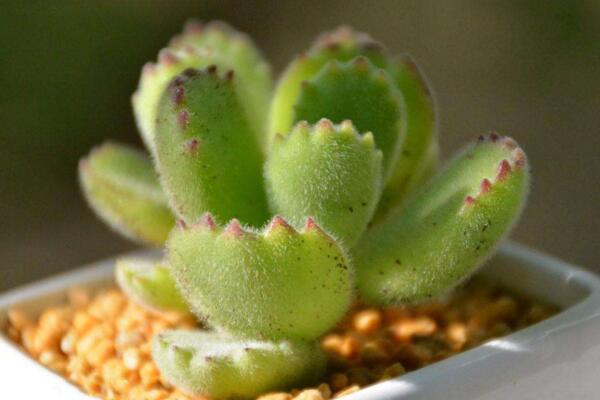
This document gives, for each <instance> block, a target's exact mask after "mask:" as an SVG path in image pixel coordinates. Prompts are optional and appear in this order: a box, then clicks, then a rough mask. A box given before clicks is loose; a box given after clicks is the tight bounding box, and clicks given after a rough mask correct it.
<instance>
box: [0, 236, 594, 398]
mask: <svg viewBox="0 0 600 400" xmlns="http://www.w3.org/2000/svg"><path fill="white" fill-rule="evenodd" d="M136 255H137V256H140V255H144V256H146V257H157V256H158V255H157V254H156V253H151V252H143V253H137V254H136ZM113 266H114V260H107V261H103V262H100V263H97V264H94V265H91V266H89V267H85V268H82V269H80V270H77V271H75V272H68V273H65V274H62V275H58V276H56V277H53V278H50V279H46V280H44V281H41V282H39V283H34V284H31V285H27V286H25V287H22V288H19V289H15V290H12V291H10V292H8V293H6V294H4V295H2V296H0V326H4V325H5V323H6V312H7V310H8V309H9V308H10V307H12V306H18V307H19V308H21V309H23V310H24V311H26V312H28V313H30V314H31V315H32V316H35V315H36V314H37V313H39V312H40V311H41V310H42V309H44V308H45V307H48V306H51V305H53V304H59V303H61V302H64V301H65V300H66V299H65V293H66V290H67V289H68V288H70V287H72V286H80V287H88V288H93V287H102V286H106V285H110V284H112V276H113V275H112V274H113ZM481 274H483V275H484V276H486V277H487V278H488V279H490V280H492V281H493V282H495V283H497V284H499V285H501V286H504V287H506V288H508V289H510V290H513V291H516V292H519V293H522V294H525V295H527V296H531V297H534V298H536V299H539V300H542V301H545V302H548V303H551V304H555V305H557V306H559V307H561V308H562V309H563V310H562V311H561V312H560V313H558V314H556V315H555V316H553V317H552V318H549V319H547V320H545V321H542V322H540V323H538V324H535V325H532V326H530V327H528V328H526V329H523V330H520V331H517V332H515V333H513V334H511V335H508V336H505V337H503V338H500V339H496V340H492V341H490V342H487V343H485V344H483V345H481V346H479V347H476V348H474V349H471V350H468V351H466V352H464V353H461V354H459V355H456V356H453V357H450V358H448V359H446V360H444V361H440V362H438V363H435V364H432V365H430V366H428V367H425V368H422V369H420V370H417V371H414V372H411V373H408V374H406V375H403V376H402V377H399V378H397V379H393V380H389V381H386V382H383V383H379V384H376V385H373V386H370V387H368V388H365V389H363V390H360V391H359V392H356V393H353V394H351V395H348V396H347V397H345V399H347V400H383V399H386V400H389V399H427V400H435V399H445V400H453V399H456V400H467V399H486V400H488V399H502V400H504V399H518V400H523V399H535V400H539V399H544V400H553V399H557V400H558V399H561V400H563V399H578V400H579V399H600V279H599V278H598V277H596V276H595V275H593V274H591V273H589V272H586V271H583V270H581V269H579V268H577V267H574V266H572V265H569V264H566V263H564V262H561V261H559V260H557V259H554V258H551V257H549V256H545V255H543V254H540V253H538V252H536V251H533V250H530V249H527V248H525V247H522V246H520V245H517V244H513V243H508V244H505V245H503V246H502V247H501V249H500V251H499V252H498V254H497V255H496V256H495V257H494V259H493V260H491V261H490V262H489V263H488V264H487V265H486V266H485V267H484V268H483V270H482V272H481ZM0 383H1V385H0V398H3V399H4V398H6V399H44V400H59V399H60V400H81V399H91V397H90V396H87V395H85V394H83V393H82V392H81V391H80V390H79V389H77V388H76V387H75V386H73V385H72V384H70V383H69V382H68V381H66V380H65V379H64V378H63V377H61V376H59V375H57V374H55V373H54V372H52V371H50V370H48V369H46V368H45V367H43V366H42V365H40V364H39V363H37V362H36V361H35V360H33V359H31V358H30V357H29V356H27V354H25V353H23V352H22V351H21V350H19V349H18V348H17V347H16V346H15V345H14V344H13V343H12V342H11V341H10V340H9V339H8V338H7V337H6V336H4V334H3V333H2V334H0Z"/></svg>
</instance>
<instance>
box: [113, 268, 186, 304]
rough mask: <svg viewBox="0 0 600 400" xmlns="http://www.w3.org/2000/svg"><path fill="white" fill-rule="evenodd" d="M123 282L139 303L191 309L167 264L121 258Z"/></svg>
mask: <svg viewBox="0 0 600 400" xmlns="http://www.w3.org/2000/svg"><path fill="white" fill-rule="evenodd" d="M115 275H116V279H117V282H118V283H119V286H120V287H121V289H123V291H124V292H125V293H127V295H128V296H130V297H131V298H132V299H134V300H135V301H137V302H138V303H140V304H142V305H144V306H146V307H148V308H150V309H155V310H161V311H179V312H186V313H187V312H189V309H188V306H187V304H186V302H185V300H184V299H183V297H182V296H181V294H180V293H179V289H178V288H177V285H176V284H175V280H174V279H173V277H172V276H171V273H170V271H169V267H168V266H167V265H164V264H161V263H156V262H153V261H149V260H142V259H131V258H122V259H119V260H117V264H116V266H115Z"/></svg>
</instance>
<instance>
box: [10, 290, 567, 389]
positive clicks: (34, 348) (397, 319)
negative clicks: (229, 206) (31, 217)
mask: <svg viewBox="0 0 600 400" xmlns="http://www.w3.org/2000/svg"><path fill="white" fill-rule="evenodd" d="M555 312H556V310H555V309H554V308H553V307H550V306H547V305H544V304H539V303H537V302H532V301H529V300H527V299H523V298H520V297H517V296H514V295H513V294H510V293H508V292H506V291H504V290H502V289H498V288H494V287H490V286H488V285H486V284H484V283H482V282H477V281H473V282H471V283H469V284H468V285H466V286H465V287H463V288H461V289H459V290H457V291H455V292H454V293H453V294H452V295H450V296H449V297H448V298H447V299H445V300H443V301H437V302H433V303H428V304H425V305H420V306H410V307H408V306H407V307H391V308H384V309H379V308H373V307H364V306H361V305H356V306H355V307H354V308H353V309H352V310H351V312H350V313H349V314H348V316H347V317H346V319H345V320H344V321H342V323H341V324H339V326H338V327H337V328H336V329H335V330H333V331H332V332H331V333H330V334H328V335H327V336H325V337H323V338H322V346H323V348H324V349H325V351H326V352H327V354H328V356H329V363H328V373H327V376H326V380H325V381H324V382H322V383H321V384H319V385H318V386H316V387H312V388H301V389H294V390H292V391H291V392H289V393H268V394H265V395H263V396H260V397H259V400H327V399H330V398H337V397H341V396H343V395H345V394H349V393H352V392H355V391H357V390H359V389H360V388H361V387H364V386H367V385H370V384H372V383H375V382H379V381H382V380H386V379H390V378H393V377H396V376H400V375H402V374H404V373H406V372H408V371H412V370H415V369H418V368H421V367H424V366H426V365H428V364H431V363H433V362H436V361H439V360H441V359H444V358H446V357H449V356H451V355H453V354H456V353H458V352H461V351H464V350H465V349H468V348H471V347H474V346H477V345H479V344H481V343H482V342H485V341H487V340H490V339H492V338H494V337H498V336H503V335H506V334H508V333H510V332H512V331H515V330H518V329H520V328H523V327H525V326H528V325H530V324H533V323H536V322H538V321H541V320H543V319H545V318H548V317H549V316H551V315H552V314H554V313H555ZM8 320H9V323H8V326H7V327H6V331H7V333H8V335H9V337H11V338H12V339H13V340H14V341H15V342H17V343H18V344H19V345H20V346H22V347H23V348H24V349H25V350H26V351H27V352H28V353H29V354H30V355H31V356H32V357H34V358H35V359H37V360H38V361H39V362H40V363H42V364H44V365H45V366H47V367H48V368H50V369H52V370H54V371H56V372H57V373H59V374H62V375H64V376H65V377H66V378H67V379H69V380H70V381H72V382H73V383H74V384H76V385H77V386H79V387H80V388H82V390H84V391H85V392H87V393H89V394H91V395H94V396H98V397H100V398H103V399H111V400H112V399H122V400H167V399H169V400H186V399H187V400H191V399H195V400H201V399H208V398H207V397H204V396H189V395H187V394H184V393H182V392H180V391H178V390H177V389H175V388H173V387H172V386H170V385H169V384H168V383H167V382H166V381H165V380H164V379H163V378H162V377H161V375H160V372H159V371H158V369H157V368H156V366H155V364H154V362H153V361H152V358H151V355H150V349H151V344H150V343H151V338H152V337H153V336H154V335H155V334H156V333H158V332H160V331H162V330H164V329H171V328H178V329H193V328H198V326H197V324H196V322H195V321H194V320H193V319H192V318H190V317H189V316H185V315H181V314H176V313H156V312H151V311H148V310H146V309H145V308H143V307H141V306H139V305H137V304H136V303H134V302H132V301H130V300H129V299H128V298H127V297H126V296H125V295H124V294H123V293H122V292H121V291H119V290H118V289H109V290H104V291H101V292H99V293H90V292H87V291H85V290H80V289H73V290H72V291H70V292H69V294H68V302H66V303H65V304H64V305H62V306H60V307H50V308H48V309H46V310H44V311H43V312H42V314H41V315H40V316H39V318H38V319H37V321H34V320H32V319H30V318H29V317H28V316H27V315H26V314H25V313H24V312H22V311H20V310H19V309H12V310H10V311H9V314H8Z"/></svg>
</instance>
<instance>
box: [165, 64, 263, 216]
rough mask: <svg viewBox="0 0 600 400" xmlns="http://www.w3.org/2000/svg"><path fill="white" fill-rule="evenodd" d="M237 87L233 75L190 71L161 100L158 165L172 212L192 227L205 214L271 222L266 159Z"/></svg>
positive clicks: (181, 76)
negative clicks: (265, 189)
mask: <svg viewBox="0 0 600 400" xmlns="http://www.w3.org/2000/svg"><path fill="white" fill-rule="evenodd" d="M237 88H238V86H237V83H236V79H235V75H233V74H232V73H229V72H228V73H226V74H225V75H224V76H221V75H219V73H218V72H217V70H216V68H214V67H209V68H207V69H205V70H186V71H185V72H184V73H183V74H182V75H179V76H178V77H177V78H175V80H174V81H173V82H172V83H171V84H170V85H169V88H168V89H167V91H166V92H165V94H164V95H163V97H162V99H161V102H160V105H159V111H158V119H157V125H156V137H155V142H156V153H157V158H156V161H157V162H156V165H157V168H158V170H159V172H160V177H161V182H162V186H163V188H164V190H165V192H166V193H167V196H168V198H169V202H170V204H171V206H172V208H173V209H174V210H175V211H176V212H177V214H178V215H179V216H180V217H181V218H182V219H184V220H185V221H186V222H188V223H193V222H194V221H196V220H197V219H198V218H200V216H201V215H202V214H203V213H205V212H211V213H213V215H214V216H215V217H216V218H217V219H218V220H219V221H228V220H229V219H231V218H238V219H240V220H241V221H243V222H244V223H247V224H250V225H253V226H261V225H263V224H264V222H265V221H266V220H267V219H268V211H267V200H266V196H265V193H264V188H263V176H262V163H263V158H262V154H261V151H260V148H259V145H258V142H257V140H256V135H255V134H254V132H253V131H252V126H251V125H250V124H249V123H248V119H247V118H246V114H245V112H244V110H243V107H242V103H241V101H240V95H239V91H238V90H237Z"/></svg>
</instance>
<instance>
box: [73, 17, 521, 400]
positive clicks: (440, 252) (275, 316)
mask: <svg viewBox="0 0 600 400" xmlns="http://www.w3.org/2000/svg"><path fill="white" fill-rule="evenodd" d="M133 106H134V114H135V117H136V120H137V124H138V127H139V129H140V132H141V135H142V138H143V140H144V143H145V144H146V146H147V148H148V151H149V154H150V155H149V156H147V155H144V154H143V153H141V152H140V151H138V150H134V149H131V148H129V147H126V146H123V145H118V144H105V145H103V146H101V147H99V148H98V149H96V150H94V151H92V153H91V154H90V155H89V156H88V157H86V158H84V159H83V160H82V161H81V163H80V168H79V170H80V180H81V185H82V188H83V191H84V194H85V198H86V199H87V200H88V202H89V203H90V205H91V206H92V208H93V209H94V210H95V211H96V212H97V214H98V215H99V216H100V217H101V218H102V219H104V220H105V221H106V222H107V223H108V224H109V225H110V226H112V227H113V228H114V229H116V230H117V231H118V232H121V233H123V234H124V235H125V236H127V237H130V238H133V239H136V240H139V241H142V242H144V243H148V244H153V245H157V246H165V247H166V249H167V252H166V253H167V254H166V258H165V260H163V261H161V262H160V263H155V262H151V261H147V260H138V259H123V260H120V261H119V262H118V263H117V266H116V277H117V281H118V283H119V285H120V286H121V287H122V289H123V290H124V292H126V293H127V294H128V295H129V296H130V297H131V298H132V299H134V300H135V301H137V302H139V303H141V304H143V305H145V306H147V307H150V308H152V309H155V310H178V311H183V312H191V313H193V314H195V315H196V316H197V318H198V319H199V320H202V321H204V322H205V325H206V326H207V327H208V329H209V330H196V331H168V332H163V333H161V334H159V335H158V336H157V337H156V338H155V340H154V348H153V357H154V361H155V362H156V364H157V365H158V367H159V369H160V370H161V372H162V374H163V376H164V377H165V378H166V379H167V380H169V381H170V382H171V383H172V384H173V385H175V386H177V387H178V388H180V389H181V390H184V391H187V392H191V393H201V394H208V395H211V396H216V397H220V398H231V397H233V398H240V397H241V398H247V397H252V396H256V395H259V394H260V393H263V392H266V391H271V390H276V389H284V388H288V387H290V386H291V385H297V384H300V383H303V382H305V381H310V380H311V379H316V378H318V376H319V374H320V373H321V372H322V371H323V367H324V363H325V361H324V356H323V354H322V353H321V351H320V349H319V345H318V339H319V337H320V336H321V335H323V334H325V333H326V332H328V331H329V330H330V329H332V328H333V327H334V326H335V324H336V323H337V322H338V321H339V320H340V319H341V318H342V317H343V316H344V314H345V313H346V311H347V310H348V308H349V307H350V305H351V303H352V302H353V301H354V300H356V298H358V299H360V300H361V301H362V302H366V303H369V304H374V305H387V304H403V303H411V302H418V301H424V300H427V299H430V298H432V297H434V296H438V295H440V294H443V293H445V292H446V291H448V290H450V289H451V288H452V287H454V286H456V285H457V284H459V283H460V282H462V281H463V280H465V279H466V278H468V277H469V275H471V274H472V273H474V272H475V271H476V270H477V268H478V267H479V266H480V265H481V264H482V263H483V262H484V261H485V260H486V259H487V258H488V257H489V256H490V255H491V254H492V252H493V250H494V248H495V247H496V246H497V245H498V243H499V242H500V240H501V239H502V238H503V237H504V236H505V235H506V234H507V233H508V232H509V231H510V229H511V227H512V226H513V225H514V223H515V221H516V219H517V218H518V216H519V214H520V212H521V210H522V208H523V205H524V202H525V199H526V196H527V192H528V187H529V166H528V163H527V158H526V156H525V153H524V152H523V150H522V149H521V148H520V147H519V146H518V144H517V143H516V142H515V141H514V140H512V139H510V138H508V137H500V136H498V135H496V134H490V135H488V136H485V137H481V138H480V139H479V140H478V141H477V142H476V143H473V144H471V145H469V146H467V147H466V148H465V150H463V151H462V152H461V153H459V155H458V156H457V157H456V158H455V159H454V161H452V162H450V163H449V165H448V166H447V167H446V168H445V169H444V170H443V171H442V172H440V173H438V174H437V176H435V177H434V178H433V179H429V178H430V177H431V176H433V175H434V174H435V172H436V169H437V158H438V140H437V132H436V115H435V104H434V101H433V98H432V95H431V90H430V89H429V86H428V84H427V80H426V79H425V78H424V76H423V74H422V73H421V71H420V70H419V68H418V67H417V65H416V64H415V62H414V61H413V60H412V59H411V58H409V57H408V56H401V57H399V58H397V57H392V56H391V55H390V54H389V53H388V51H387V50H386V49H385V47H384V46H383V45H381V44H380V43H378V42H376V41H374V40H373V39H371V38H370V37H369V36H368V35H366V34H363V33H358V32H355V31H353V30H351V29H349V28H345V27H344V28H339V29H337V30H335V31H333V32H330V33H327V34H324V35H322V36H321V37H319V38H318V39H317V41H316V42H315V43H314V44H313V45H312V46H311V47H310V48H309V49H308V50H307V51H306V52H304V53H302V54H301V55H299V56H298V57H296V58H295V59H294V60H293V61H292V62H291V63H290V65H289V66H288V67H287V68H286V69H285V71H284V72H283V74H282V76H281V78H280V80H279V82H278V83H277V85H276V86H275V88H274V90H273V91H272V82H271V74H270V68H269V65H268V63H267V62H266V61H265V60H264V59H263V57H262V55H261V53H260V52H259V51H258V49H257V48H256V46H255V45H254V44H253V43H252V41H251V40H250V39H249V38H248V37H247V36H246V35H244V34H241V33H239V32H237V31H235V30H234V29H233V28H231V27H229V26H227V25H225V24H223V23H210V24H207V25H205V26H203V25H201V24H198V23H191V24H189V25H188V26H187V28H186V29H185V31H184V32H183V33H182V34H181V35H180V36H177V37H176V38H175V39H173V40H172V41H171V43H170V44H169V45H168V46H167V47H166V48H165V49H163V50H161V51H160V53H159V55H158V60H157V62H156V63H149V64H147V65H146V66H145V67H144V69H143V71H142V76H141V79H140V84H139V87H138V89H137V91H136V93H135V94H134V96H133ZM175 221H178V222H177V223H175Z"/></svg>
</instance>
